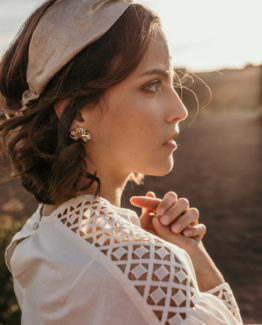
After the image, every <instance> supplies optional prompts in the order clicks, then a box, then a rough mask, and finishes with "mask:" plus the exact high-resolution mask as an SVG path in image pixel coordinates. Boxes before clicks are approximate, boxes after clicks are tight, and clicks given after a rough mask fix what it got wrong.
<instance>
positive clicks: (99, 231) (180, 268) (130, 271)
mask: <svg viewBox="0 0 262 325" xmlns="http://www.w3.org/2000/svg"><path fill="white" fill-rule="evenodd" d="M57 217H58V219H59V220H61V222H62V223H63V224H64V225H65V226H66V227H68V228H69V229H71V230H72V231H73V232H74V233H75V234H76V235H78V236H79V237H80V238H82V239H83V240H85V242H86V244H87V245H92V246H93V247H96V248H97V249H98V250H100V252H101V253H102V254H103V255H104V256H106V258H109V259H110V260H111V262H112V263H114V264H115V265H117V267H118V268H119V270H120V271H121V272H122V273H123V274H124V276H125V277H126V280H127V283H128V284H127V285H129V286H132V287H133V288H134V289H135V290H136V292H137V294H138V295H140V297H141V298H142V299H143V300H144V302H145V304H147V306H148V308H149V309H151V311H152V313H153V314H154V315H155V317H156V318H157V319H158V320H159V321H160V322H161V324H165V325H177V324H179V323H180V322H181V321H182V320H184V319H186V317H187V315H188V313H189V312H190V309H191V308H193V307H194V306H195V304H196V303H197V298H198V297H197V294H196V289H195V287H194V285H193V283H192V280H191V279H190V277H189V275H188V273H187V270H186V269H185V267H184V265H183V263H181V261H180V260H179V259H178V258H177V256H176V255H175V254H174V253H173V252H172V251H171V250H170V249H169V248H168V247H167V246H165V242H164V241H162V240H161V239H160V238H158V237H156V236H154V235H152V234H150V233H148V232H146V231H145V230H144V229H142V228H141V227H139V226H137V225H135V224H133V223H132V222H129V221H128V220H126V219H125V218H123V217H121V216H120V215H118V213H116V212H115V211H114V210H113V209H112V208H111V207H110V206H108V205H107V204H106V203H105V202H103V201H99V200H94V201H88V200H83V201H82V202H80V203H78V205H77V206H76V207H74V204H72V206H70V207H69V208H66V209H65V210H64V211H63V212H62V213H59V214H58V216H57ZM127 217H128V216H127Z"/></svg>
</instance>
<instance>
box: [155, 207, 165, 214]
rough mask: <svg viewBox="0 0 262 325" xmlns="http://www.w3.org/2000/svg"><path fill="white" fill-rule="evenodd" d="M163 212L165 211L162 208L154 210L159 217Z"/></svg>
mask: <svg viewBox="0 0 262 325" xmlns="http://www.w3.org/2000/svg"><path fill="white" fill-rule="evenodd" d="M164 211H165V210H164V209H163V208H159V209H157V210H156V213H157V214H159V215H161V214H163V213H164Z"/></svg>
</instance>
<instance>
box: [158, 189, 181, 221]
mask: <svg viewBox="0 0 262 325" xmlns="http://www.w3.org/2000/svg"><path fill="white" fill-rule="evenodd" d="M176 201H177V194H176V193H175V192H173V191H169V192H167V193H166V194H165V195H164V196H163V199H162V201H161V202H160V203H159V205H158V207H157V209H156V213H157V214H158V215H160V216H161V215H163V214H164V213H165V212H166V211H167V210H168V209H169V208H170V207H171V206H172V205H173V204H174V203H175V202H176Z"/></svg>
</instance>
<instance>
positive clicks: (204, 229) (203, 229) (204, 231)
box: [201, 224, 207, 234]
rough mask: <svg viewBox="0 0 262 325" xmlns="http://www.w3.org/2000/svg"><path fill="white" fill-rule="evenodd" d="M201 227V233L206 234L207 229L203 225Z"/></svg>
mask: <svg viewBox="0 0 262 325" xmlns="http://www.w3.org/2000/svg"><path fill="white" fill-rule="evenodd" d="M201 226H202V231H203V233H204V234H205V233H206V232H207V227H206V225H204V224H201Z"/></svg>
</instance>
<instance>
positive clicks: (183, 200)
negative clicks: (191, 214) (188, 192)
mask: <svg viewBox="0 0 262 325" xmlns="http://www.w3.org/2000/svg"><path fill="white" fill-rule="evenodd" d="M179 201H180V202H181V203H183V204H184V205H186V206H189V201H188V199H186V198H185V197H182V198H180V199H179Z"/></svg>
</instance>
